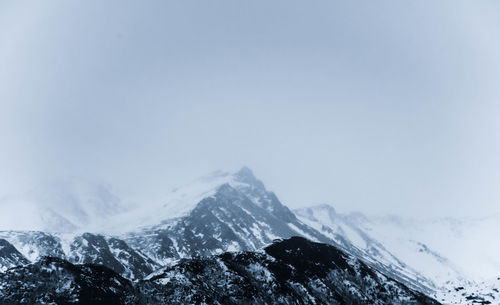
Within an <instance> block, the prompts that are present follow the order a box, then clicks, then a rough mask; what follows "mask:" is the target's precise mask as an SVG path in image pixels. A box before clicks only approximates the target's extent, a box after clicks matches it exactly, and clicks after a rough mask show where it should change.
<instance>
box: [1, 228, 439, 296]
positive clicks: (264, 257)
mask: <svg viewBox="0 0 500 305" xmlns="http://www.w3.org/2000/svg"><path fill="white" fill-rule="evenodd" d="M0 300H2V302H3V303H2V304H7V305H10V304H51V303H52V304H54V303H55V304H111V305H113V304H136V305H141V304H149V305H156V304H158V305H159V304H203V303H205V304H439V303H438V302H436V301H434V300H433V299H430V298H428V297H426V296H424V295H423V294H421V293H419V292H416V291H414V290H412V289H410V288H408V287H406V286H404V285H403V284H401V283H399V282H397V281H394V280H392V279H390V278H389V277H387V276H385V275H383V274H381V273H379V272H378V271H375V270H373V269H371V268H370V267H369V266H367V265H365V264H364V263H362V262H360V261H358V260H356V259H355V258H353V257H352V256H350V255H348V254H346V253H344V252H342V251H341V250H339V249H337V248H335V247H333V246H330V245H325V244H318V243H313V242H310V241H308V240H306V239H304V238H300V237H293V238H290V239H288V240H284V241H281V242H277V243H274V244H272V245H271V246H269V247H267V248H266V249H265V250H264V251H262V252H241V253H229V252H228V253H224V254H221V255H217V256H211V257H204V258H191V259H183V260H181V261H179V262H178V263H177V264H175V265H173V266H170V267H167V268H165V269H163V270H161V271H159V272H157V273H156V274H155V275H153V276H150V277H149V278H147V279H145V280H142V281H139V282H135V283H132V282H130V281H128V280H126V279H124V278H123V277H121V276H120V275H118V274H117V273H115V272H114V271H112V270H110V269H108V268H106V267H103V266H95V265H88V264H87V265H73V264H71V263H69V262H67V261H64V260H61V259H56V258H44V259H42V260H40V261H39V262H37V263H35V264H30V265H28V266H23V267H16V268H11V269H9V270H8V271H7V272H5V273H0Z"/></svg>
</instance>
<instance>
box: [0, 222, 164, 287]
mask: <svg viewBox="0 0 500 305" xmlns="http://www.w3.org/2000/svg"><path fill="white" fill-rule="evenodd" d="M0 237H2V238H4V239H5V240H8V241H9V242H10V243H11V244H12V245H13V246H14V247H15V248H14V249H18V250H19V252H20V253H21V254H22V255H23V257H26V258H27V259H29V261H27V262H26V263H29V262H30V261H31V262H36V261H38V260H39V259H41V258H43V257H45V256H49V257H56V258H61V259H65V260H68V261H70V262H72V263H77V264H79V263H91V264H100V265H104V266H107V267H108V268H111V269H112V270H114V271H115V272H118V273H119V274H121V275H123V276H125V277H127V278H130V279H140V278H143V277H144V276H146V275H147V274H149V273H151V272H152V271H153V270H155V269H156V268H158V267H160V265H158V264H157V263H156V262H154V261H153V260H151V259H150V258H148V257H147V256H146V255H144V254H142V253H141V252H140V251H138V250H135V249H132V248H131V247H130V246H129V245H128V244H127V243H126V242H125V241H123V240H121V239H119V238H116V237H109V236H104V235H100V234H91V233H83V234H81V235H78V234H77V235H74V234H71V235H67V234H65V235H58V234H50V233H45V232H38V231H26V232H18V231H3V232H0ZM16 251H17V250H16ZM0 259H3V256H1V255H0ZM15 265H18V264H11V265H10V266H15ZM19 265H22V263H21V264H19Z"/></svg>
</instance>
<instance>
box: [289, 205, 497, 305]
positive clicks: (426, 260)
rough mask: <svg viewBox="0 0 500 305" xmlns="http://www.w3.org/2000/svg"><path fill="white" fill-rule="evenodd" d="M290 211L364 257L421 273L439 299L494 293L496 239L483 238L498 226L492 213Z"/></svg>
mask: <svg viewBox="0 0 500 305" xmlns="http://www.w3.org/2000/svg"><path fill="white" fill-rule="evenodd" d="M294 212H295V213H296V215H297V217H298V218H299V219H300V220H302V221H303V222H304V223H306V224H308V225H309V226H311V227H313V228H315V229H317V230H318V231H320V232H323V234H325V235H327V236H330V237H331V238H333V239H335V240H336V241H337V242H340V243H343V242H347V243H350V244H352V245H354V246H355V247H356V248H358V249H361V250H362V251H363V252H364V255H365V256H364V257H365V259H368V260H370V259H374V260H376V261H378V262H380V263H382V264H384V265H386V266H388V267H390V268H394V269H400V270H401V269H402V270H401V271H402V272H411V273H416V274H419V275H421V276H423V277H424V278H425V280H426V281H427V283H428V286H429V287H430V288H432V289H433V290H435V292H434V293H433V295H434V296H435V297H436V298H437V299H438V300H441V301H444V302H446V303H449V304H471V303H472V301H474V300H479V299H485V300H487V299H488V298H489V299H494V295H497V292H496V291H495V290H494V288H491V287H493V286H492V285H493V284H492V283H495V284H496V281H491V280H487V279H491V278H496V276H495V274H500V268H498V266H497V260H496V259H492V258H491V255H492V254H493V253H498V252H497V251H496V250H495V249H496V247H498V243H496V241H494V240H490V241H489V242H486V241H485V240H484V236H492V235H491V234H492V232H497V231H496V230H498V225H494V223H495V221H494V218H492V219H478V220H472V219H469V220H457V219H451V218H446V219H426V220H418V219H411V218H403V217H397V216H386V217H367V216H365V215H363V214H361V213H351V214H340V213H337V212H336V211H335V209H334V208H333V207H331V206H329V205H319V206H315V207H308V208H302V209H297V210H295V211H294ZM478 249H482V251H478ZM495 258H496V257H495ZM478 260H479V262H478ZM486 266H487V267H486ZM460 287H461V288H460ZM458 288H460V289H458ZM457 289H458V290H457ZM485 304H486V303H485Z"/></svg>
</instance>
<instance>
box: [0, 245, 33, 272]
mask: <svg viewBox="0 0 500 305" xmlns="http://www.w3.org/2000/svg"><path fill="white" fill-rule="evenodd" d="M28 263H29V260H28V259H27V258H26V257H24V255H22V254H21V253H20V252H19V251H17V249H16V248H15V247H14V246H13V245H12V244H11V243H9V242H8V241H6V240H5V239H0V272H2V271H5V270H7V269H9V268H12V267H15V266H21V265H26V264H28Z"/></svg>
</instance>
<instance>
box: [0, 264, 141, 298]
mask: <svg viewBox="0 0 500 305" xmlns="http://www.w3.org/2000/svg"><path fill="white" fill-rule="evenodd" d="M0 301H1V304H2V305H19V304H29V305H42V304H43V305H45V304H47V305H48V304H61V305H62V304H88V305H91V304H92V305H129V304H130V305H132V304H139V303H138V300H137V296H136V292H135V288H134V286H133V284H132V283H131V282H130V281H128V280H126V279H124V278H123V277H121V276H120V275H118V274H117V273H115V272H113V271H112V270H110V269H108V268H107V267H104V266H98V265H73V264H71V263H69V262H67V261H65V260H63V259H59V258H53V257H44V258H42V259H41V260H39V261H38V262H36V263H33V264H29V265H27V266H21V267H15V268H11V269H9V270H7V271H6V272H5V273H0Z"/></svg>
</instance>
